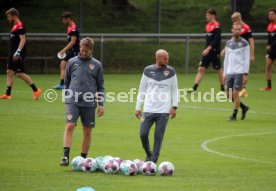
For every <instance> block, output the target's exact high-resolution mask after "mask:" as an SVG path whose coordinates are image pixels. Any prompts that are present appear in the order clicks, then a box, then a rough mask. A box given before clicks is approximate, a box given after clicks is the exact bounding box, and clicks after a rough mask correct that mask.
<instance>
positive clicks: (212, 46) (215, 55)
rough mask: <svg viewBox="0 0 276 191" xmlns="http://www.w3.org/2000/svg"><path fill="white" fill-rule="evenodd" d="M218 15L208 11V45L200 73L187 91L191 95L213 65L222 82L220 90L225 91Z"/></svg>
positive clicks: (200, 65) (206, 28) (213, 11)
mask: <svg viewBox="0 0 276 191" xmlns="http://www.w3.org/2000/svg"><path fill="white" fill-rule="evenodd" d="M216 16H217V13H216V11H215V10H214V9H208V10H207V11H206V20H207V22H208V23H207V24H206V27H205V30H206V45H205V49H204V50H203V52H202V58H201V61H200V63H199V67H198V72H197V75H196V78H195V82H194V86H193V87H192V88H189V89H187V92H189V93H191V92H194V91H196V90H197V88H198V85H199V83H200V82H201V80H202V78H203V75H204V73H205V70H206V69H207V68H208V67H209V65H210V63H212V65H213V68H214V70H215V71H216V73H217V74H218V78H219V82H220V90H221V91H225V89H224V82H223V74H222V69H221V61H220V44H221V29H220V24H219V23H218V22H217V21H216Z"/></svg>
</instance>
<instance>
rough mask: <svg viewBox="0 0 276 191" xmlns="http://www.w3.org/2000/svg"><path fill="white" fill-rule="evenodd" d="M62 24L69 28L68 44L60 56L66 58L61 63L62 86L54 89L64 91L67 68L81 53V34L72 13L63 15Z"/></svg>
mask: <svg viewBox="0 0 276 191" xmlns="http://www.w3.org/2000/svg"><path fill="white" fill-rule="evenodd" d="M62 22H63V23H64V24H65V25H66V26H67V42H68V44H67V45H66V46H65V47H64V48H63V49H62V50H61V51H59V53H58V54H59V55H60V56H61V57H63V56H64V55H66V56H65V57H64V58H62V59H61V62H60V84H57V85H55V86H53V88H54V89H64V72H65V67H66V64H67V62H68V60H69V59H70V58H73V57H75V56H76V55H78V53H79V49H80V47H79V38H80V32H79V29H78V28H77V25H76V24H75V22H74V20H73V18H72V14H71V13H70V12H67V11H66V12H64V13H63V14H62Z"/></svg>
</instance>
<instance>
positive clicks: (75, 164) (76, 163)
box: [71, 156, 85, 171]
mask: <svg viewBox="0 0 276 191" xmlns="http://www.w3.org/2000/svg"><path fill="white" fill-rule="evenodd" d="M84 160H85V159H84V158H83V157H81V156H77V157H75V158H73V160H72V161H71V167H72V169H73V170H75V171H78V170H81V166H82V162H83V161H84Z"/></svg>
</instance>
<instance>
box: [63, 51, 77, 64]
mask: <svg viewBox="0 0 276 191" xmlns="http://www.w3.org/2000/svg"><path fill="white" fill-rule="evenodd" d="M78 53H79V51H74V50H68V51H66V56H65V58H63V59H62V60H64V61H66V62H68V60H70V59H71V58H74V57H75V56H77V55H78Z"/></svg>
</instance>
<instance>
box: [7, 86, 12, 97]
mask: <svg viewBox="0 0 276 191" xmlns="http://www.w3.org/2000/svg"><path fill="white" fill-rule="evenodd" d="M11 90H12V87H11V86H7V89H6V95H11Z"/></svg>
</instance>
